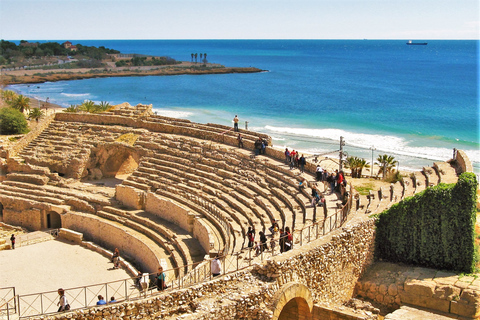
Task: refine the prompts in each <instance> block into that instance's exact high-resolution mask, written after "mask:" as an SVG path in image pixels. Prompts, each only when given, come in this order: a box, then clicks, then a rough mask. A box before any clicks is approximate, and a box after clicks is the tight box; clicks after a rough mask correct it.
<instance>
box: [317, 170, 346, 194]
mask: <svg viewBox="0 0 480 320" xmlns="http://www.w3.org/2000/svg"><path fill="white" fill-rule="evenodd" d="M315 174H316V180H317V181H323V182H324V184H325V190H327V188H328V187H329V188H330V193H333V192H339V191H340V186H341V185H343V186H346V185H347V180H345V173H344V172H343V171H340V172H339V171H338V170H335V172H332V173H330V172H328V171H327V170H326V169H323V168H322V167H320V165H318V166H317V169H316V170H315Z"/></svg>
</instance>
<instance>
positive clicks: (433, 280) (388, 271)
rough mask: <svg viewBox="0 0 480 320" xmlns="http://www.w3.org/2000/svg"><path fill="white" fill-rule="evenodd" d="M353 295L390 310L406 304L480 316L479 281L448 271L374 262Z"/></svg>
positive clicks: (469, 316)
mask: <svg viewBox="0 0 480 320" xmlns="http://www.w3.org/2000/svg"><path fill="white" fill-rule="evenodd" d="M355 293H356V295H357V296H359V297H362V298H366V299H369V300H372V301H375V302H377V303H380V304H383V305H385V306H387V307H389V308H398V307H399V306H401V305H405V304H409V305H413V306H418V307H423V308H428V309H433V310H438V311H441V312H445V313H450V314H452V315H456V316H463V317H467V318H472V319H473V318H478V317H479V316H480V279H475V278H474V277H471V276H458V275H456V274H454V273H451V272H444V271H438V270H434V269H428V268H420V267H412V266H403V265H396V264H393V263H386V262H377V263H375V265H374V266H373V267H372V268H371V269H370V270H369V271H368V272H367V273H366V274H365V276H364V277H363V278H362V279H361V280H360V281H359V282H358V283H357V285H356V287H355Z"/></svg>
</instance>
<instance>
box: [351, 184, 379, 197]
mask: <svg viewBox="0 0 480 320" xmlns="http://www.w3.org/2000/svg"><path fill="white" fill-rule="evenodd" d="M374 187H375V185H374V184H373V183H371V182H367V183H364V184H362V185H359V186H355V190H357V191H358V193H360V194H361V195H362V196H366V195H368V194H369V193H370V191H372V190H373V188H374Z"/></svg>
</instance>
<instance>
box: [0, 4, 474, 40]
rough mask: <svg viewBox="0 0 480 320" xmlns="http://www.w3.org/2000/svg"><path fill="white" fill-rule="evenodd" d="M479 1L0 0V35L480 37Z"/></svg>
mask: <svg viewBox="0 0 480 320" xmlns="http://www.w3.org/2000/svg"><path fill="white" fill-rule="evenodd" d="M479 20H480V19H479V1H478V0H416V1H410V0H378V1H377V0H374V1H372V0H289V1H286V0H129V1H126V0H115V1H113V0H61V1H59V0H0V38H1V39H5V40H22V39H25V40H56V39H72V40H82V39H364V38H366V39H479V33H480V31H479V28H480V24H479Z"/></svg>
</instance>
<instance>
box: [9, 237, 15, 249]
mask: <svg viewBox="0 0 480 320" xmlns="http://www.w3.org/2000/svg"><path fill="white" fill-rule="evenodd" d="M10 242H11V243H12V250H13V249H15V234H12V236H11V237H10Z"/></svg>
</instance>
